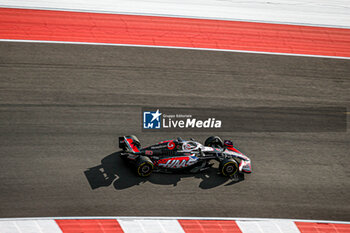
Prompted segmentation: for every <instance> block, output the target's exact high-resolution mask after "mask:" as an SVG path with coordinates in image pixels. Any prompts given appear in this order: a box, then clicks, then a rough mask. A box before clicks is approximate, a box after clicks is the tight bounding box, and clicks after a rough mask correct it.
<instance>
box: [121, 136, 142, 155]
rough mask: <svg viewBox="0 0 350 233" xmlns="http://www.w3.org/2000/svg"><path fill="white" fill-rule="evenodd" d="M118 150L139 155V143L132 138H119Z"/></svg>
mask: <svg viewBox="0 0 350 233" xmlns="http://www.w3.org/2000/svg"><path fill="white" fill-rule="evenodd" d="M119 148H120V149H122V150H124V151H127V152H130V153H135V154H136V153H140V148H139V143H138V142H136V141H135V140H134V139H133V137H132V136H123V137H119Z"/></svg>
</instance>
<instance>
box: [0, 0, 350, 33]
mask: <svg viewBox="0 0 350 233" xmlns="http://www.w3.org/2000/svg"><path fill="white" fill-rule="evenodd" d="M0 4H1V6H3V7H14V8H28V9H29V8H30V9H35V8H41V9H52V10H57V9H58V10H68V11H91V12H104V13H105V12H109V13H127V14H147V15H163V16H164V15H166V16H180V17H195V18H214V19H215V18H218V19H230V20H237V19H239V20H244V21H266V22H274V23H287V24H307V25H324V26H325V25H327V26H328V25H334V26H338V27H350V14H349V7H350V1H348V0H333V1H330V0H269V1H267V0H245V1H235V0H227V1H222V0H162V1H159V0H98V1H97V0H46V1H42V0H30V1H28V0H2V1H1V3H0ZM136 6H137V7H136Z"/></svg>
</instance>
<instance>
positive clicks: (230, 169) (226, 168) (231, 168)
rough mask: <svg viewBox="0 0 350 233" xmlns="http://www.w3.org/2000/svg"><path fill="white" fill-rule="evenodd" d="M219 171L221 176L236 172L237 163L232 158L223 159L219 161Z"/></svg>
mask: <svg viewBox="0 0 350 233" xmlns="http://www.w3.org/2000/svg"><path fill="white" fill-rule="evenodd" d="M219 171H220V173H221V174H222V175H223V176H228V177H231V176H233V175H234V174H236V173H237V172H238V163H237V161H236V160H234V159H232V158H231V159H224V160H222V161H221V162H220V165H219Z"/></svg>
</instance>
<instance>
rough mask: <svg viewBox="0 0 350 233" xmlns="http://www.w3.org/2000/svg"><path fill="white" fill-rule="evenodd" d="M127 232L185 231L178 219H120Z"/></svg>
mask: <svg viewBox="0 0 350 233" xmlns="http://www.w3.org/2000/svg"><path fill="white" fill-rule="evenodd" d="M118 222H119V224H120V226H121V228H122V229H123V231H124V232H125V233H140V232H144V233H158V232H164V233H165V232H166V233H184V230H183V229H182V227H181V225H180V223H179V222H178V221H177V220H166V219H164V220H145V219H129V220H128V219H124V220H121V219H118Z"/></svg>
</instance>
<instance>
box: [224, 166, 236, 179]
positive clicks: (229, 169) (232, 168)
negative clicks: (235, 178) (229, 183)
mask: <svg viewBox="0 0 350 233" xmlns="http://www.w3.org/2000/svg"><path fill="white" fill-rule="evenodd" d="M224 171H225V173H226V175H227V176H232V175H234V174H235V173H236V172H237V171H238V168H237V166H236V164H234V163H228V164H226V166H225V169H224Z"/></svg>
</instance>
